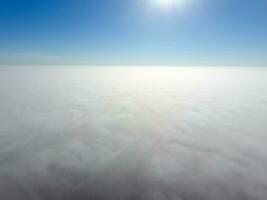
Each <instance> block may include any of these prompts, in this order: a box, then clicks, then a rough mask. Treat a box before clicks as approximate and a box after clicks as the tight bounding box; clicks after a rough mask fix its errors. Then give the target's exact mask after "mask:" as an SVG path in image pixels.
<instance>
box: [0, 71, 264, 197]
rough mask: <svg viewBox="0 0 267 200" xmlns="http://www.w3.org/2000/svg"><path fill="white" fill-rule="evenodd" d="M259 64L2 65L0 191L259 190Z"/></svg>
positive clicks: (161, 193)
mask: <svg viewBox="0 0 267 200" xmlns="http://www.w3.org/2000/svg"><path fill="white" fill-rule="evenodd" d="M266 76H267V69H265V68H259V67H258V68H230V67H219V68H208V67H207V68H205V67H195V68H194V67H188V68H182V67H178V68H175V67H166V68H164V67H155V68H153V67H90V68H89V67H77V66H76V67H74V66H73V67H71V66H69V67H63V66H61V67H52V66H51V67H45V66H43V67H38V66H35V67H2V68H0V199H1V200H17V199H18V200H24V199H25V200H48V199H49V200H70V199H75V200H77V199H79V200H85V199H92V200H106V199H111V200H119V199H121V200H130V199H131V200H132V199H133V200H139V199H140V200H165V199H166V200H202V199H203V200H204V199H205V200H214V199H216V200H226V199H227V200H241V199H242V200H245V199H249V200H264V199H266V196H267V192H266V191H267V177H266V169H267V154H266V151H267V149H266V144H265V143H266V142H265V141H266V139H267V136H266V133H267V128H266V118H267V105H266V104H267V79H266Z"/></svg>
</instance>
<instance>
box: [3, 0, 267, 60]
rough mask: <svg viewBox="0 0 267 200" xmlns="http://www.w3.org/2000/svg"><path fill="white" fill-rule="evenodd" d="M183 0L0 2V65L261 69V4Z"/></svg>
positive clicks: (266, 20) (265, 11) (264, 12)
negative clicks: (160, 0)
mask: <svg viewBox="0 0 267 200" xmlns="http://www.w3.org/2000/svg"><path fill="white" fill-rule="evenodd" d="M174 1H175V0H174ZM178 1H179V0H178ZM188 1H192V2H191V4H190V5H187V6H184V9H182V8H179V6H177V7H174V6H173V7H171V8H169V9H166V8H164V6H156V3H155V2H156V0H154V2H153V0H45V1H37V0H1V1H0V44H1V45H0V64H110V65H112V64H127V65H128V64H133V65H136V64H140V65H147V64H149V65H154V64H156V65H267V1H266V0H184V2H188ZM185 4H186V3H185Z"/></svg>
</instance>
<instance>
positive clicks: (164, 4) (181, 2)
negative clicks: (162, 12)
mask: <svg viewBox="0 0 267 200" xmlns="http://www.w3.org/2000/svg"><path fill="white" fill-rule="evenodd" d="M150 1H152V3H153V4H154V6H156V7H158V8H160V9H168V10H170V9H184V8H185V7H187V6H188V5H189V2H191V1H192V0H150Z"/></svg>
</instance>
